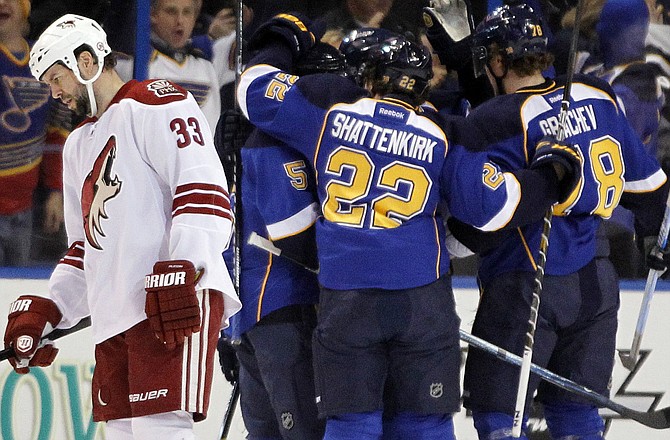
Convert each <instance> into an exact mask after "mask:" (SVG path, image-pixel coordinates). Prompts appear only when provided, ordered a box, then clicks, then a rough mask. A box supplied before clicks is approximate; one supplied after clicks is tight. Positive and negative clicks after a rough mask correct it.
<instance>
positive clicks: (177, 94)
mask: <svg viewBox="0 0 670 440" xmlns="http://www.w3.org/2000/svg"><path fill="white" fill-rule="evenodd" d="M187 96H188V92H187V91H186V89H184V88H183V87H181V86H178V85H177V84H175V83H173V82H172V81H168V80H167V79H149V80H146V81H141V82H136V83H135V84H133V86H132V87H131V88H130V90H128V93H127V94H126V96H125V97H126V98H129V99H134V100H135V101H137V102H141V103H142V104H149V105H161V104H169V103H171V102H175V101H183V100H184V99H186V98H187Z"/></svg>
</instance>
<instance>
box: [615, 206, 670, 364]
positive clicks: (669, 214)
mask: <svg viewBox="0 0 670 440" xmlns="http://www.w3.org/2000/svg"><path fill="white" fill-rule="evenodd" d="M669 231H670V194H668V198H667V200H666V201H665V212H664V213H663V221H662V222H661V227H660V229H659V232H658V238H657V240H656V246H657V247H658V249H660V250H665V248H666V247H667V245H668V232H669ZM662 274H663V271H660V270H655V269H652V268H650V269H649V273H648V274H647V283H646V284H645V286H644V296H643V297H642V304H640V312H639V313H638V315H637V324H636V325H635V334H634V335H633V344H632V345H631V348H630V352H629V353H628V354H625V355H624V354H622V355H621V360H622V362H623V364H624V366H625V367H626V368H628V369H629V370H632V369H633V367H634V366H635V364H636V363H637V358H638V356H639V354H640V345H641V344H642V335H644V329H645V327H646V325H647V318H648V317H649V310H650V308H651V299H652V298H653V296H654V292H655V291H656V282H657V281H658V278H659V277H660V276H661V275H662Z"/></svg>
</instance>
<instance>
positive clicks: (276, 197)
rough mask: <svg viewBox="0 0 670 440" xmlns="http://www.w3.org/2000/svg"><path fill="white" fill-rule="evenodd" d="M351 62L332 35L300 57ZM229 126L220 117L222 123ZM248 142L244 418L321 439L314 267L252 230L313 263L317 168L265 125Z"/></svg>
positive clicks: (272, 434)
mask: <svg viewBox="0 0 670 440" xmlns="http://www.w3.org/2000/svg"><path fill="white" fill-rule="evenodd" d="M344 71H345V61H344V56H343V55H342V54H341V53H340V52H339V51H338V50H337V49H336V48H334V47H333V46H330V45H328V44H326V43H317V44H315V45H314V47H312V48H311V49H310V50H309V51H308V52H307V53H306V54H305V55H304V56H302V57H301V59H300V60H299V61H298V63H297V65H296V67H295V73H296V74H298V75H308V74H313V73H318V72H333V73H344ZM225 127H226V126H225V125H222V124H221V123H220V124H219V126H218V129H225ZM231 128H232V130H230V131H235V129H236V127H231ZM234 137H235V136H227V137H226V134H224V135H223V136H221V137H220V138H221V139H225V138H228V139H232V138H234ZM246 144H247V146H248V147H246V148H243V149H242V151H241V158H242V161H241V163H242V182H241V184H240V185H239V186H238V188H242V189H241V191H240V193H241V206H242V209H241V213H242V219H241V221H240V223H239V224H238V227H239V228H242V229H241V234H240V237H241V243H242V249H241V272H240V300H241V301H242V310H241V311H240V313H239V315H238V317H237V318H236V319H234V320H232V322H231V339H232V340H233V341H235V342H239V345H236V353H237V358H238V360H239V385H240V407H241V410H242V418H243V420H244V424H245V427H246V429H247V431H248V432H249V437H248V438H249V439H251V440H261V439H262V440H281V439H284V440H320V439H321V438H323V433H324V428H325V423H324V421H323V420H320V419H319V418H318V417H317V409H316V403H315V401H314V393H315V392H314V373H313V368H312V332H313V330H314V326H315V325H316V308H315V305H316V304H317V303H318V301H319V285H318V281H317V278H316V274H315V273H312V272H310V271H307V270H305V269H304V268H302V267H300V265H298V264H296V263H294V262H291V261H289V260H287V259H284V258H277V257H274V256H273V255H272V254H269V253H267V252H266V251H264V250H261V249H259V248H257V247H254V246H252V245H250V244H248V240H249V237H250V236H251V233H252V232H255V233H257V234H259V235H261V236H263V237H265V238H268V239H270V240H272V241H273V242H274V244H275V245H276V246H277V247H279V248H280V249H282V252H284V253H285V254H290V255H292V256H293V258H295V259H298V260H299V261H300V262H302V263H303V264H304V265H305V266H306V267H310V268H316V266H317V262H316V242H315V236H314V224H315V222H316V218H317V216H318V215H319V211H320V208H319V204H318V202H317V200H316V188H315V185H314V175H313V172H312V169H311V167H310V166H309V163H307V161H306V160H305V157H304V156H302V155H301V154H300V153H298V152H297V151H295V150H292V149H289V148H287V147H285V146H282V145H283V144H282V142H280V141H278V140H277V139H275V138H273V137H271V136H269V135H267V134H265V133H263V132H262V131H260V130H257V129H256V130H254V131H253V132H252V133H251V134H250V136H249V138H248V140H247V142H246ZM250 147H253V148H250ZM236 190H237V188H236ZM236 196H237V194H236ZM236 202H237V199H236ZM236 208H237V206H236ZM232 254H233V250H232V249H230V248H229V249H228V250H227V251H226V252H225V253H224V256H225V257H226V259H227V260H229V261H232V258H233V255H232ZM228 267H229V268H232V267H233V264H229V265H228ZM229 355H232V356H234V354H233V353H229Z"/></svg>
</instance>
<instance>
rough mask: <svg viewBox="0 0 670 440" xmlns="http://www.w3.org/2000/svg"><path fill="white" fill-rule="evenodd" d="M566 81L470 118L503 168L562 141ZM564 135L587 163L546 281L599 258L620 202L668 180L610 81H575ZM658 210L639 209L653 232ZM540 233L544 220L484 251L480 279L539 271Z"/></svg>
mask: <svg viewBox="0 0 670 440" xmlns="http://www.w3.org/2000/svg"><path fill="white" fill-rule="evenodd" d="M560 81H561V80H560V79H557V80H556V82H555V81H553V80H547V81H546V82H545V83H544V84H540V85H538V86H536V87H532V88H525V89H521V90H519V91H517V92H516V93H512V94H508V95H503V96H499V97H497V98H494V99H491V100H490V101H487V102H486V103H484V104H482V105H481V106H479V107H477V108H475V109H474V110H473V111H472V113H471V114H470V116H469V117H468V119H470V120H471V121H472V122H473V123H474V124H476V125H477V126H479V127H480V128H481V129H482V130H484V131H485V133H486V137H487V141H488V143H489V149H490V152H491V154H492V155H493V157H495V160H496V161H497V163H499V164H500V165H501V166H502V167H503V169H517V168H519V167H526V166H527V165H528V163H529V160H530V159H531V158H532V157H533V155H534V154H535V150H534V146H535V144H536V142H537V141H538V140H539V139H541V138H542V137H543V136H545V135H556V133H557V130H558V127H559V119H558V115H559V110H560V104H561V99H562V95H563V87H562V83H561V82H560ZM565 129H566V131H565V133H566V141H567V142H570V143H572V144H574V145H575V146H576V147H577V148H578V149H579V151H580V154H581V156H582V157H583V159H584V164H583V173H582V180H581V182H580V183H579V185H578V187H577V188H576V189H575V191H573V193H572V194H571V195H570V196H569V197H568V199H567V200H566V201H565V202H564V203H561V204H560V205H556V206H555V207H554V218H553V222H552V228H551V234H550V239H549V248H548V254H547V261H546V267H545V272H546V274H548V275H566V274H570V273H573V272H576V271H577V270H579V269H580V268H582V267H584V266H585V265H586V264H587V263H588V262H589V261H591V260H592V259H593V257H594V255H595V251H596V229H597V228H598V226H599V224H600V222H601V220H602V219H606V218H609V217H610V216H611V215H612V212H613V210H614V208H615V207H616V206H617V205H618V204H619V202H620V200H621V199H622V196H624V197H626V195H627V196H628V197H629V198H631V199H632V200H634V199H635V197H639V196H641V195H642V194H645V193H652V192H658V193H660V192H661V191H660V188H661V187H662V186H663V184H664V183H665V180H666V176H665V174H664V173H663V171H661V169H660V166H659V164H658V162H657V161H656V159H655V158H654V157H652V156H651V155H649V154H648V153H647V152H646V150H645V147H644V145H643V144H642V142H641V141H640V139H639V137H638V135H637V134H636V133H635V131H634V130H633V129H632V128H631V127H630V125H629V123H628V122H627V120H626V117H625V115H624V114H623V112H622V111H621V110H620V108H619V107H618V105H617V102H616V99H615V97H614V93H613V92H612V91H611V89H610V88H609V86H608V84H607V83H605V82H603V81H600V80H598V79H596V78H592V77H588V76H583V75H578V76H577V77H576V78H575V81H574V84H573V85H572V92H571V94H570V106H569V111H568V117H567V119H566V124H565ZM657 190H658V191H657ZM633 204H634V203H633ZM658 205H659V207H660V209H651V207H648V208H649V209H647V210H644V209H638V212H639V215H641V217H642V221H644V217H647V218H649V217H650V216H653V218H649V220H648V222H647V223H648V224H653V225H654V226H653V227H652V228H651V229H653V228H654V227H655V228H658V225H660V220H661V218H660V216H661V215H662V212H663V209H662V205H663V203H662V201H661V200H659V203H658ZM631 206H632V204H631ZM636 214H637V213H636ZM656 230H657V229H656ZM541 231H542V222H537V223H535V224H531V225H527V226H524V227H520V228H519V229H518V230H517V231H516V233H513V234H509V235H508V236H507V238H506V239H505V240H504V241H503V242H502V244H501V245H500V246H498V247H496V248H495V249H494V250H492V251H488V252H485V254H484V255H483V256H482V259H481V267H480V272H479V276H480V278H481V279H482V281H484V282H486V281H487V280H489V279H490V278H491V277H493V276H495V275H497V274H500V273H504V272H509V271H518V270H521V271H535V268H536V267H535V262H536V261H537V256H538V249H539V243H540V235H541Z"/></svg>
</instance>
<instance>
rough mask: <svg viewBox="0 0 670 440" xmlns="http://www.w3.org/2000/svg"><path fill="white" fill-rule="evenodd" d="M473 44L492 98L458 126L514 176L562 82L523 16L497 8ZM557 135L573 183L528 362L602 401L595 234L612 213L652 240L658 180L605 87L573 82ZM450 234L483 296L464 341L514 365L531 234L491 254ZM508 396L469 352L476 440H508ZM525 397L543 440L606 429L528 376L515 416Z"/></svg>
mask: <svg viewBox="0 0 670 440" xmlns="http://www.w3.org/2000/svg"><path fill="white" fill-rule="evenodd" d="M472 41H473V60H474V64H475V70H476V71H478V72H480V73H484V72H485V73H486V74H487V75H488V77H489V79H490V81H491V83H492V85H493V87H494V88H495V89H496V90H497V93H498V95H499V96H497V97H495V98H492V99H491V100H489V101H487V102H485V103H483V104H481V105H480V106H478V107H477V108H475V109H474V110H473V111H472V112H471V113H470V115H469V116H468V119H469V120H470V122H471V123H473V124H475V125H476V126H478V127H480V128H481V129H482V130H483V131H484V132H485V137H486V139H487V141H488V143H489V148H488V150H487V151H489V153H490V154H491V157H493V158H494V160H495V161H496V163H499V164H500V166H501V167H502V169H503V170H505V171H507V170H514V169H519V168H525V167H527V166H528V164H529V163H532V162H531V161H530V158H532V157H533V156H534V154H536V152H535V145H536V142H537V141H538V140H539V139H541V138H542V137H543V136H546V135H547V134H556V133H557V132H558V130H559V124H560V122H559V119H558V115H559V109H560V103H561V99H562V95H563V88H564V85H565V79H564V78H561V77H559V78H556V79H555V80H550V79H546V78H544V77H543V76H542V72H543V71H544V70H545V69H546V68H547V67H548V66H549V65H550V64H551V61H552V56H551V55H550V54H549V53H548V52H547V40H546V38H545V37H544V24H543V23H542V22H541V20H540V19H539V18H538V17H537V16H536V15H535V14H534V12H533V11H532V9H530V8H529V7H528V6H526V5H523V4H521V5H518V6H503V7H501V8H498V9H496V10H495V11H493V12H492V13H491V14H490V15H489V16H487V18H486V19H485V20H484V21H483V22H482V23H481V24H480V25H479V26H478V27H477V28H476V30H475V33H474V34H473V38H472ZM561 128H562V129H564V130H565V131H564V133H565V134H566V141H567V142H569V143H570V144H573V145H575V146H576V147H577V148H578V149H579V152H580V153H579V154H580V156H582V158H583V173H582V176H583V178H582V180H581V181H580V183H579V185H578V186H577V187H576V188H575V190H574V191H573V192H572V193H571V194H570V195H569V197H568V198H567V200H565V201H564V202H562V203H559V204H557V205H555V206H554V207H553V212H554V217H553V223H552V228H551V235H550V238H549V246H548V254H547V257H546V266H545V276H544V282H543V286H542V292H541V302H540V307H539V318H538V322H537V328H536V330H535V342H534V352H533V362H534V363H536V364H538V365H540V366H542V367H548V368H549V369H550V370H552V371H553V372H555V373H557V374H559V375H561V376H563V377H568V378H570V379H571V380H573V381H575V382H577V383H579V384H581V385H584V386H586V387H588V388H590V389H592V390H594V391H595V392H597V393H599V394H603V395H607V393H608V392H609V388H608V384H609V380H610V377H611V373H612V368H613V363H614V358H615V335H616V330H617V312H618V309H619V287H618V278H617V275H616V273H615V271H614V268H613V266H612V263H611V262H610V261H609V259H608V258H607V255H608V249H607V248H606V245H605V244H604V243H598V242H597V240H596V230H597V228H598V226H599V225H600V223H601V221H602V219H603V218H608V217H609V216H610V215H611V214H612V211H613V210H614V208H615V207H616V206H617V205H618V204H619V203H621V204H622V205H623V206H626V207H628V208H630V209H632V210H633V211H634V212H635V214H636V218H637V220H638V221H637V227H638V233H639V234H641V235H642V236H647V235H655V234H657V233H658V228H659V225H660V222H661V218H662V215H663V208H664V200H665V196H666V194H667V185H665V183H666V176H665V174H664V173H663V171H661V169H660V167H659V164H658V163H657V161H656V160H655V158H653V157H652V156H650V155H649V154H647V153H646V151H645V149H644V145H643V144H642V142H641V141H640V139H639V138H638V136H637V134H636V133H635V132H634V131H633V130H632V129H631V127H630V125H629V124H628V122H627V121H626V118H625V115H624V114H623V112H622V111H621V109H620V108H619V106H618V105H617V101H616V97H615V95H614V93H613V92H612V90H611V88H610V87H609V85H608V84H607V83H605V82H604V81H601V80H598V79H596V78H593V77H590V76H583V75H576V76H575V78H574V83H573V84H572V92H571V96H570V107H569V110H568V113H567V118H566V122H565V125H564V127H561ZM449 224H450V226H452V224H453V223H452V222H451V221H450V222H449ZM456 224H458V223H456ZM451 229H452V232H454V234H455V235H456V236H457V237H458V238H460V239H461V241H463V242H465V243H466V244H469V245H470V246H471V248H479V249H478V250H479V251H480V253H481V255H480V257H481V258H480V268H479V274H478V275H479V279H480V282H481V286H482V296H481V300H480V304H479V307H478V310H477V313H476V317H475V321H474V325H473V328H472V333H473V334H474V335H476V336H479V337H481V338H483V339H486V340H488V341H489V342H492V343H494V344H496V345H498V346H500V347H502V348H504V349H506V350H509V351H510V352H514V353H517V354H521V352H522V350H523V347H524V340H525V336H526V330H527V328H528V319H529V314H530V304H531V296H532V291H533V287H534V278H535V272H536V268H537V267H536V262H537V261H538V249H539V246H540V235H541V231H542V222H536V223H533V224H530V225H527V226H522V227H519V228H517V229H516V231H511V233H508V234H507V235H505V236H503V237H497V238H496V239H497V240H498V241H497V242H496V243H491V242H487V241H486V240H487V239H486V238H485V237H484V238H482V237H476V235H475V234H474V233H473V231H470V233H469V234H467V235H464V234H463V231H464V228H451ZM459 232H460V233H459ZM475 238H477V239H479V241H478V240H477V239H475ZM601 244H603V245H604V246H601ZM518 385H519V369H518V367H515V366H511V365H509V364H506V363H504V362H502V361H499V360H497V359H495V358H493V357H491V356H490V355H488V354H486V353H484V352H482V351H478V350H476V349H474V348H473V349H471V350H470V352H469V353H468V358H467V362H466V368H465V382H464V405H465V407H466V408H468V409H470V410H472V413H473V419H474V424H475V427H476V429H477V432H478V434H479V438H480V440H493V439H496V440H503V439H511V438H512V422H513V414H514V410H515V407H514V403H515V396H516V393H517V387H518ZM538 385H539V389H538ZM536 389H537V390H538V393H537V399H538V400H539V401H540V402H541V403H542V404H543V407H544V416H545V418H546V421H547V425H548V428H549V431H550V433H551V435H552V438H554V439H566V438H570V439H573V438H574V439H580V440H596V439H602V438H603V430H604V426H605V425H604V423H603V420H602V418H601V417H600V415H599V414H598V408H596V407H595V406H593V405H592V404H591V403H589V402H586V401H582V400H579V399H578V398H577V397H575V396H573V395H571V394H570V393H568V392H566V391H563V390H561V389H558V388H557V387H554V386H551V385H548V384H545V383H542V384H539V378H538V377H537V376H531V378H530V382H529V386H528V394H527V395H528V402H527V404H526V406H525V407H526V408H530V405H529V401H530V399H532V397H533V394H534V392H535V390H536ZM521 438H526V437H525V436H524V435H523V434H522V437H521Z"/></svg>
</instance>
